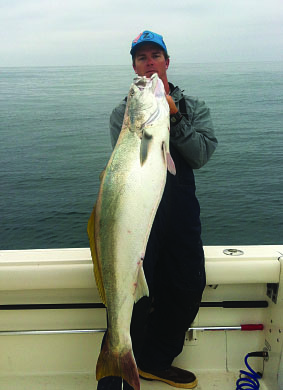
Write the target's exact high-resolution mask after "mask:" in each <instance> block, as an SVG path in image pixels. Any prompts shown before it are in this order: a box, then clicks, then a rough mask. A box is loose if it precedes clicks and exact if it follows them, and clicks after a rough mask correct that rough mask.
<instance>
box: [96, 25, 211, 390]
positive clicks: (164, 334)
mask: <svg viewBox="0 0 283 390" xmlns="http://www.w3.org/2000/svg"><path fill="white" fill-rule="evenodd" d="M130 53H131V55H132V60H133V68H134V71H135V72H136V73H137V75H139V76H146V77H150V76H151V75H152V74H154V73H157V74H158V76H159V78H160V79H161V80H162V81H163V84H164V87H165V92H166V94H167V101H168V104H169V108H170V152H171V156H172V158H173V160H174V163H175V166H176V172H177V173H176V176H173V175H171V174H168V175H167V181H166V185H165V189H164V194H163V197H162V200H161V202H160V205H159V208H158V211H157V214H156V217H155V220H154V223H153V226H152V230H151V233H150V237H149V240H148V244H147V248H146V254H145V259H144V262H143V267H144V271H145V276H146V279H147V284H148V287H149V291H150V298H147V297H144V298H142V299H141V300H140V301H139V302H138V303H137V304H136V305H135V307H134V310H133V316H132V323H131V336H132V342H133V350H134V354H135V358H136V361H137V365H138V369H139V374H140V376H141V377H142V378H144V379H150V380H152V379H154V380H159V381H162V382H165V383H168V384H170V385H172V386H175V387H182V388H187V389H192V388H194V387H195V386H196V385H197V379H196V377H195V375H194V374H193V373H191V372H190V371H186V370H182V369H179V368H177V367H174V366H172V362H173V360H174V358H175V357H176V356H178V355H179V354H180V353H181V351H182V349H183V345H184V338H185V332H186V331H187V329H188V328H189V326H190V324H191V323H192V322H193V320H194V318H195V316H196V315H197V312H198V310H199V306H200V302H201V297H202V293H203V290H204V287H205V268H204V254H203V247H202V241H201V224H200V209H199V203H198V200H197V198H196V195H195V181H194V174H193V169H196V168H201V167H202V166H203V165H204V164H205V163H206V162H207V161H208V160H209V158H210V157H211V155H212V153H213V152H214V150H215V148H216V146H217V140H216V138H215V135H214V130H213V125H212V121H211V118H210V113H209V109H208V108H207V107H206V105H205V103H204V102H201V101H199V100H197V99H193V98H191V97H189V96H185V95H183V93H182V91H181V90H180V89H179V87H174V85H173V84H171V83H169V82H168V79H167V69H168V67H169V62H170V60H169V55H168V52H167V48H166V45H165V43H164V41H163V38H162V36H161V35H159V34H156V33H154V32H151V31H144V32H143V33H141V34H140V35H139V36H138V37H137V38H136V39H134V40H133V42H132V47H131V52H130ZM125 108H126V99H124V100H123V101H122V102H121V103H120V104H119V105H118V106H117V107H116V108H115V109H114V110H113V112H112V114H111V117H110V132H111V142H112V146H113V147H114V146H115V144H116V141H117V139H118V136H119V133H120V131H121V127H122V122H123V118H124V113H125ZM121 384H122V379H121V378H118V377H106V378H103V379H101V380H100V381H99V383H98V387H97V389H98V390H104V389H105V390H106V389H107V390H120V389H121ZM123 386H124V387H123V388H124V389H128V390H130V389H132V388H131V386H129V385H128V384H127V383H126V382H125V381H124V384H123Z"/></svg>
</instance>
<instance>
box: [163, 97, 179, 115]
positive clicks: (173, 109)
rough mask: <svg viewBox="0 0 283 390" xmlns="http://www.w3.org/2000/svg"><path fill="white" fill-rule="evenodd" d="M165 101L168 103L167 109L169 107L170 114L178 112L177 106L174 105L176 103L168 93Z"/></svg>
mask: <svg viewBox="0 0 283 390" xmlns="http://www.w3.org/2000/svg"><path fill="white" fill-rule="evenodd" d="M166 99H167V102H168V104H169V109H170V115H173V114H176V112H178V108H177V107H176V104H175V102H174V100H173V98H172V96H170V95H166Z"/></svg>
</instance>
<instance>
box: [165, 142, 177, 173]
mask: <svg viewBox="0 0 283 390" xmlns="http://www.w3.org/2000/svg"><path fill="white" fill-rule="evenodd" d="M162 150H163V153H164V159H165V161H166V164H167V169H168V171H169V172H170V173H171V174H172V175H174V176H175V175H176V167H175V163H174V160H173V158H172V156H171V154H170V152H169V151H168V150H166V145H165V142H163V144H162Z"/></svg>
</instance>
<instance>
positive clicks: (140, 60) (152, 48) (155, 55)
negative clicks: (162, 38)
mask: <svg viewBox="0 0 283 390" xmlns="http://www.w3.org/2000/svg"><path fill="white" fill-rule="evenodd" d="M168 66H169V58H168V59H167V60H165V57H164V53H163V50H162V49H161V48H160V47H159V46H158V45H155V44H153V43H146V44H144V45H142V46H141V47H140V48H139V49H137V52H136V55H135V62H134V65H133V68H134V70H135V72H136V73H137V74H138V75H139V76H146V77H147V78H149V77H151V76H152V75H153V74H154V73H157V74H158V76H159V78H160V79H161V80H165V78H166V79H167V75H166V70H167V69H168Z"/></svg>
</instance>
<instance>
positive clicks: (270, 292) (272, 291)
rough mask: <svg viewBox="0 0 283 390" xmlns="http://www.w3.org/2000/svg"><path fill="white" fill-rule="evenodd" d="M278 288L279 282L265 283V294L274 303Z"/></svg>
mask: <svg viewBox="0 0 283 390" xmlns="http://www.w3.org/2000/svg"><path fill="white" fill-rule="evenodd" d="M278 290H279V283H267V291H266V294H267V296H268V297H269V298H270V299H271V300H272V302H274V303H277V296H278Z"/></svg>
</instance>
